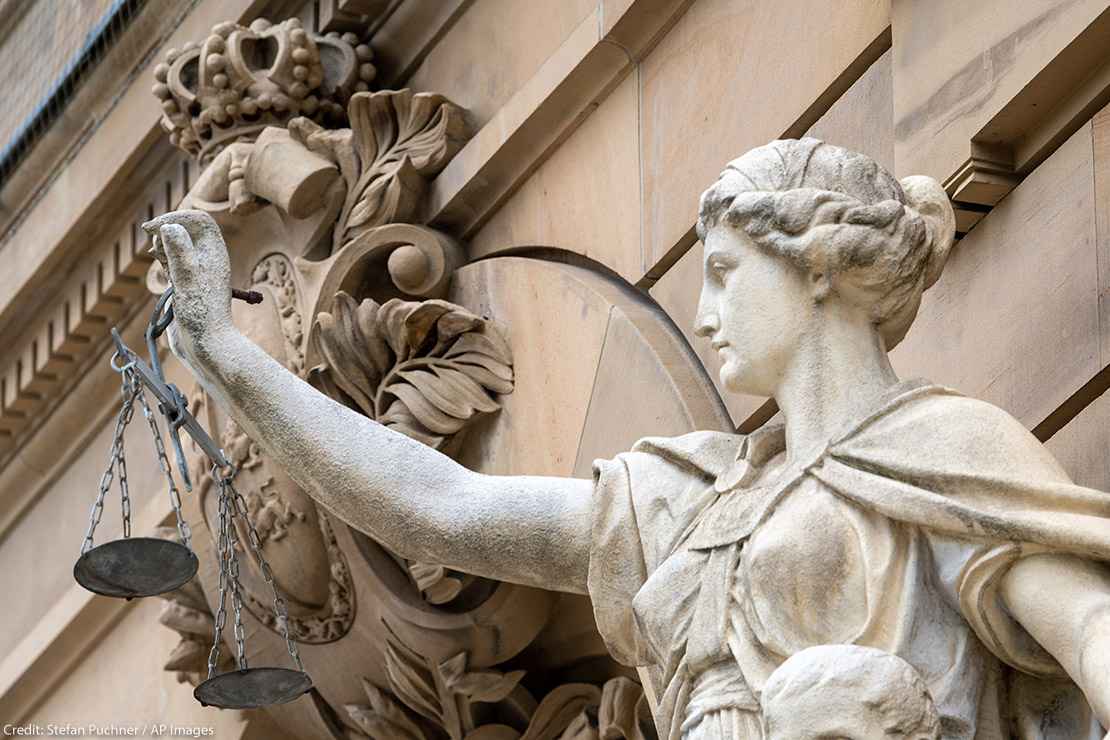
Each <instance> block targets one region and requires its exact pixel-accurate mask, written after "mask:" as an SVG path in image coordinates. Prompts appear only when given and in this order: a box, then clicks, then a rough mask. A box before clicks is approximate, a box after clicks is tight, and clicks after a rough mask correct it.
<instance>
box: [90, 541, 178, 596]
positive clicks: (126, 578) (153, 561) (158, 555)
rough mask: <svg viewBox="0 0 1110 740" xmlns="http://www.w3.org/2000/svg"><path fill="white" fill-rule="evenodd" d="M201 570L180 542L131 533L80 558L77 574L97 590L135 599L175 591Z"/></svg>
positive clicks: (92, 589)
mask: <svg viewBox="0 0 1110 740" xmlns="http://www.w3.org/2000/svg"><path fill="white" fill-rule="evenodd" d="M196 572H197V556H196V555H194V554H193V553H192V551H190V550H189V548H187V547H185V545H182V544H180V543H178V542H171V541H169V540H160V539H156V538H154V537H129V538H127V539H122V540H112V541H111V542H105V543H104V544H103V545H97V546H96V547H94V548H93V549H91V550H89V551H88V552H86V553H85V554H83V555H82V556H81V557H80V558H78V560H77V563H76V564H75V565H74V566H73V577H74V578H75V579H76V580H77V582H78V583H80V584H81V585H82V586H84V587H85V588H87V589H88V590H89V591H92V592H93V593H94V594H101V595H102V596H115V597H118V598H123V599H133V598H135V597H137V596H155V595H157V594H161V593H165V592H166V591H173V590H174V589H175V588H178V587H180V586H182V585H183V584H185V583H186V582H188V580H189V579H190V578H192V577H193V575H194V574H195V573H196Z"/></svg>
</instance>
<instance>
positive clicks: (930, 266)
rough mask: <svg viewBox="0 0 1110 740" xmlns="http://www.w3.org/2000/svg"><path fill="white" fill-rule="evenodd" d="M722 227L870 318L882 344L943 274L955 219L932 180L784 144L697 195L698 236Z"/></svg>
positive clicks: (741, 163) (735, 165)
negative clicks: (815, 279) (898, 176)
mask: <svg viewBox="0 0 1110 740" xmlns="http://www.w3.org/2000/svg"><path fill="white" fill-rule="evenodd" d="M722 223H723V224H726V225H728V226H730V227H732V228H736V229H740V230H742V231H743V232H744V233H746V234H747V235H748V236H749V237H751V239H752V240H753V241H754V242H755V243H756V244H757V245H758V246H759V247H761V248H763V249H766V250H768V251H770V252H771V253H773V254H775V255H779V256H782V257H785V258H786V259H787V261H789V262H790V263H792V264H794V265H795V266H796V267H798V268H799V269H801V270H803V271H805V272H806V273H807V274H810V275H821V276H823V277H824V278H826V279H827V281H828V285H829V289H830V291H832V292H835V293H836V294H838V295H839V296H841V297H842V298H844V299H846V300H848V301H850V302H851V303H853V304H854V305H857V306H860V307H862V308H864V309H866V310H867V311H868V312H869V315H870V317H871V320H872V321H873V322H874V323H875V325H876V327H877V329H878V331H879V333H880V335H881V336H882V337H883V339H884V341H885V343H886V347H887V348H888V349H890V348H892V347H893V346H894V345H895V344H897V343H898V342H900V341H901V340H902V337H904V336H905V334H906V332H907V331H908V330H909V327H910V324H911V323H912V322H913V319H914V317H915V316H916V315H917V309H918V306H919V305H920V303H921V294H922V293H923V292H924V291H925V289H926V288H928V287H929V286H931V285H932V284H933V283H935V282H936V280H937V278H938V277H940V273H941V270H942V269H943V268H944V262H945V260H946V259H947V257H948V252H949V250H950V249H951V247H952V240H953V237H954V236H955V224H956V220H955V214H954V213H953V211H952V205H951V203H949V201H948V197H947V195H946V194H945V193H944V190H943V189H942V188H941V186H940V184H939V183H937V181H936V180H934V179H932V178H931V177H923V176H914V177H907V178H905V179H903V180H902V181H901V183H899V181H898V180H895V179H894V177H893V176H892V175H891V174H890V173H888V172H887V171H886V170H884V169H883V168H882V167H880V166H879V164H878V163H877V162H875V160H873V159H871V158H870V157H868V156H865V155H863V154H859V153H856V152H852V151H849V150H847V149H843V148H841V147H838V146H833V145H831V144H826V143H824V142H822V141H819V140H817V139H810V138H805V139H782V140H779V141H772V142H771V143H770V144H767V145H765V146H761V147H758V148H756V149H753V150H751V151H749V152H748V153H747V154H745V155H743V156H742V157H740V158H739V159H735V160H733V161H732V162H729V164H728V165H727V166H726V167H725V170H724V172H722V173H721V176H720V177H719V178H718V179H717V182H715V183H714V184H713V185H712V186H711V187H710V188H709V189H708V190H706V191H705V192H704V193H703V194H702V196H701V206H700V209H699V214H698V236H699V237H700V238H701V239H702V240H704V239H705V236H706V233H707V232H708V231H709V229H711V228H713V227H714V226H717V225H718V224H722Z"/></svg>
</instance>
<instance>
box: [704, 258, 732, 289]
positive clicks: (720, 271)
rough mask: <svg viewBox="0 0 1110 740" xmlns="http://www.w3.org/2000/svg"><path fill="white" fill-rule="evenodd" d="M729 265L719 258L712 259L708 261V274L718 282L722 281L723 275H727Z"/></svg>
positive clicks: (723, 280)
mask: <svg viewBox="0 0 1110 740" xmlns="http://www.w3.org/2000/svg"><path fill="white" fill-rule="evenodd" d="M728 270H729V265H726V264H725V263H724V262H721V261H719V260H713V261H712V262H710V263H709V276H710V277H711V278H713V280H715V281H716V282H718V283H722V284H723V283H724V282H725V277H726V276H727V275H728Z"/></svg>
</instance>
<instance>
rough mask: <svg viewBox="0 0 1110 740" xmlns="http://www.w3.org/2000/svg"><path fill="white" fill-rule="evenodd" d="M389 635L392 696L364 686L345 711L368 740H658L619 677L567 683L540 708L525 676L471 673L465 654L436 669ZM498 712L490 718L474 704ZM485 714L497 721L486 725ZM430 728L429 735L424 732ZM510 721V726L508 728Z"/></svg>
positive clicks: (633, 686) (636, 688)
mask: <svg viewBox="0 0 1110 740" xmlns="http://www.w3.org/2000/svg"><path fill="white" fill-rule="evenodd" d="M385 630H386V656H385V658H386V671H387V674H388V676H389V686H390V692H385V691H383V690H382V689H379V688H378V687H376V686H374V685H373V684H371V683H370V682H369V681H367V680H366V679H363V681H362V686H363V690H364V691H365V692H366V697H367V699H368V701H369V704H348V705H346V707H345V708H346V710H347V715H348V717H350V719H351V721H352V722H354V723H355V725H356V726H357V727H358V728H359V730H360V731H361V732H362V733H364V734H365V735H366V736H367V737H369V738H371V740H429V739H430V738H432V737H440V736H441V735H440V732H442V733H443V734H445V735H446V736H447V737H448V738H450V740H598V739H599V738H606V739H607V740H655V738H656V733H655V729H654V726H653V725H652V721H651V715H650V712H649V710H648V705H647V700H646V699H645V697H644V692H643V689H642V687H641V686H640V685H639V684H638V683H635V682H634V681H632V680H630V679H628V678H624V677H617V678H613V679H610V680H609V681H607V682H605V684H604V686H602V687H598V686H594V685H592V684H586V683H569V684H563V685H561V686H558V687H556V688H554V689H553V690H551V691H550V692H548V694H547V695H546V696H545V697H544V698H543V701H541V702H540V703H539V704H538V705H537V704H536V702H535V700H534V699H532V698H531V696H530V695H529V694H528V692H527V691H526V690H525V689H524V688H523V687H522V686H520V681H521V679H523V678H524V671H510V672H507V673H504V672H501V671H498V670H476V671H471V670H469V669H468V667H467V654H466V653H465V652H463V653H459V654H457V655H455V656H454V657H452V658H449V659H447V660H445V661H442V662H438V663H437V662H435V661H433V660H431V659H429V658H427V657H425V656H422V655H420V654H419V653H417V652H416V651H415V650H412V649H411V648H409V647H408V646H407V645H405V644H404V643H403V642H401V640H400V639H399V638H398V637H397V635H396V634H395V633H393V632H392V630H390V629H389V628H388V626H387V627H386V628H385ZM479 704H481V705H484V706H493V705H497V707H496V709H497V710H500V711H494V712H493V713H489V712H482V711H480V710H479V707H478V706H477V705H479ZM483 715H485V716H486V717H487V718H493V719H494V722H492V723H488V722H483V721H481V720H480V719H479V717H481V716H483ZM422 722H427V723H430V725H431V726H432V727H434V728H436V730H437V732H436V733H435V734H434V735H431V734H429V733H428V732H427V730H425V729H424V728H423V727H422V726H421V723H422ZM504 722H509V723H510V724H504Z"/></svg>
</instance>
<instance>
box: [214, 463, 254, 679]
mask: <svg viewBox="0 0 1110 740" xmlns="http://www.w3.org/2000/svg"><path fill="white" fill-rule="evenodd" d="M220 497H221V498H228V499H229V500H230V497H229V496H228V494H227V490H226V488H225V486H223V485H221V486H220ZM229 506H230V504H229ZM226 526H227V547H228V552H229V555H228V557H227V560H226V561H225V562H226V567H227V582H228V585H229V586H230V587H231V605H232V607H234V609H235V621H234V631H235V652H236V657H237V658H238V661H239V670H241V671H245V670H247V668H248V666H247V645H246V637H245V635H244V633H243V589H242V586H241V585H240V584H239V556H238V554H237V553H236V552H235V546H236V545H237V544H238V543H239V535H238V532H237V531H236V528H235V513H234V511H232V512H231V515H230V516H228V517H227V524H226Z"/></svg>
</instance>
